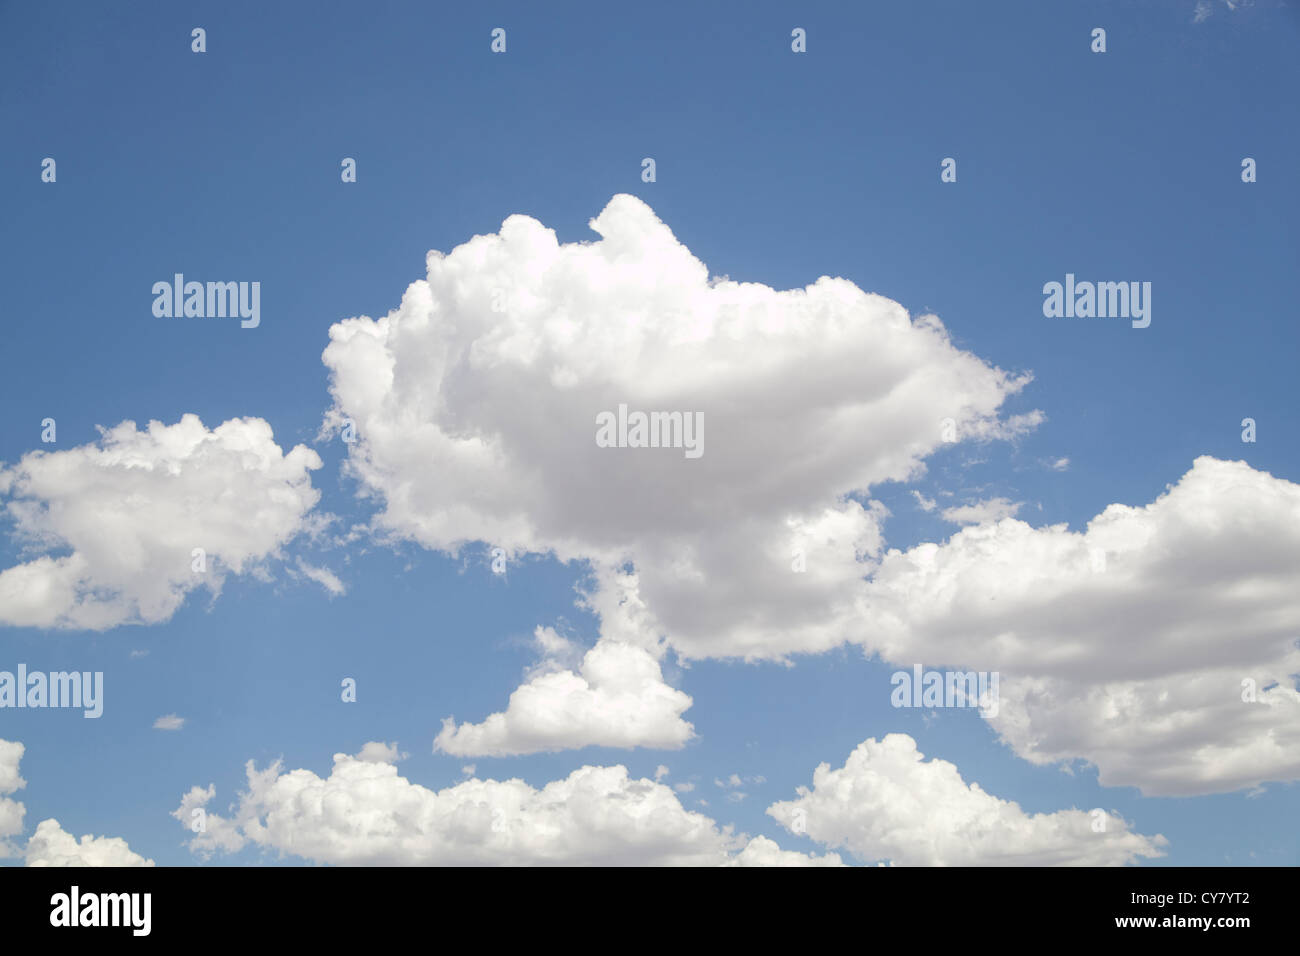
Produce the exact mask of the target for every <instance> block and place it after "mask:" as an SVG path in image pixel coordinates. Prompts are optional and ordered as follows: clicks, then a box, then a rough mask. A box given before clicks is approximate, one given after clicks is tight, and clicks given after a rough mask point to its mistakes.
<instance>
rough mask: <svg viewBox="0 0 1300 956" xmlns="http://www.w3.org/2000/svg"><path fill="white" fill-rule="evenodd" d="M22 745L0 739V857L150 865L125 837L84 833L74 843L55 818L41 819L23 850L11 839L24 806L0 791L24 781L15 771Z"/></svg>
mask: <svg viewBox="0 0 1300 956" xmlns="http://www.w3.org/2000/svg"><path fill="white" fill-rule="evenodd" d="M25 751H26V748H25V747H24V746H23V745H22V744H20V743H18V742H16V741H12V740H0V859H3V858H5V857H12V856H25V862H26V865H27V866H153V861H152V860H146V859H145V858H144V857H142V856H139V855H137V854H135V853H132V852H131V848H130V847H128V846H127V844H126V841H125V840H123V839H120V838H118V837H93V836H90V835H89V834H87V835H86V836H83V837H82V838H81V842H80V843H78V842H77V840H76V838H75V837H73V836H72V835H71V834H68V833H64V832H63V829H62V828H61V827H60V826H59V821H58V820H54V819H50V820H43V821H41V823H39V824H38V825H37V827H36V832H35V833H34V834H32V837H31V839H29V840H28V841H27V848H26V851H25V852H24V851H23V850H21V849H20V848H19V847H18V846H17V845H15V844H14V843H12V842H11V839H10V838H12V837H16V836H18V835H19V834H20V833H22V832H23V817H24V815H25V814H26V812H27V808H26V807H24V806H23V804H21V803H20V802H18V801H17V800H11V799H9V798H8V797H7V796H3V795H4V794H10V793H15V792H17V791H19V790H21V789H23V788H24V787H25V786H27V781H26V780H24V779H23V778H22V776H21V775H20V774H19V773H18V765H19V763H21V762H22V759H23V754H24V752H25Z"/></svg>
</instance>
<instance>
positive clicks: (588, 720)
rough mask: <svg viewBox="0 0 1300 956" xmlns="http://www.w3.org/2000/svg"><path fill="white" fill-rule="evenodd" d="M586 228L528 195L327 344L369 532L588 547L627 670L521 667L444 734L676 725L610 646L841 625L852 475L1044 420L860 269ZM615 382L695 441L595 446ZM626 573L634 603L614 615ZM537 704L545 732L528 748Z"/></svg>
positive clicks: (529, 548)
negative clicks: (682, 422)
mask: <svg viewBox="0 0 1300 956" xmlns="http://www.w3.org/2000/svg"><path fill="white" fill-rule="evenodd" d="M590 225H591V228H592V229H593V230H594V231H595V232H596V233H597V234H598V235H599V237H600V238H599V239H598V240H597V241H595V242H575V243H560V242H559V241H558V239H557V237H556V235H555V233H554V232H553V231H552V230H550V229H547V228H546V227H545V226H543V225H542V224H541V223H540V222H538V221H536V220H535V219H532V218H529V217H527V216H520V215H515V216H511V217H509V218H508V219H506V220H505V222H504V223H502V226H501V229H500V232H499V233H496V234H493V235H483V236H476V237H474V238H473V239H471V240H470V241H468V242H466V243H464V244H462V245H460V246H457V247H456V248H455V249H453V250H452V251H451V252H450V253H446V254H444V253H441V252H437V251H434V252H430V253H429V254H428V257H427V260H426V264H427V274H426V277H425V278H423V279H420V280H418V281H416V282H413V283H412V284H411V285H410V286H409V287H408V288H407V290H406V293H405V295H404V296H403V297H402V300H401V304H400V306H399V307H398V308H397V309H395V310H393V311H392V312H390V313H389V314H388V315H386V316H383V317H381V318H379V319H372V318H369V317H366V316H361V317H358V318H353V319H348V320H345V321H342V322H339V323H337V324H335V325H334V326H332V327H331V329H330V344H329V346H328V347H327V348H326V350H325V352H324V354H323V356H322V358H323V361H324V363H325V365H326V366H327V368H328V369H329V373H330V390H331V394H332V396H333V399H334V404H333V407H332V408H331V410H330V412H329V413H328V415H327V416H326V421H325V423H324V431H325V432H326V433H328V432H330V431H331V430H334V429H338V428H341V427H342V426H343V425H344V424H345V422H351V423H353V424H354V425H355V427H356V430H357V437H358V440H357V441H356V442H353V443H350V444H349V446H348V454H349V457H348V461H347V465H346V468H347V471H348V473H349V474H350V475H351V476H353V477H354V478H356V479H357V480H358V482H359V483H360V487H361V491H362V494H363V495H365V496H368V497H372V498H373V499H374V500H375V501H376V502H378V504H379V509H380V510H379V511H378V513H377V514H376V516H375V518H374V532H375V533H376V534H377V535H379V536H381V537H392V538H398V539H406V540H411V541H415V542H418V543H419V544H421V545H423V546H425V547H427V548H430V549H434V550H439V551H445V552H448V553H457V552H458V551H459V549H461V548H462V547H463V546H465V545H466V544H469V543H472V542H485V543H488V544H490V545H491V546H493V547H500V548H502V549H503V551H505V552H507V553H508V554H509V555H511V556H512V557H513V556H515V555H518V554H522V553H542V554H550V555H553V556H554V557H556V558H558V559H559V560H561V561H579V562H590V565H589V566H590V568H591V571H592V573H591V578H592V582H593V583H592V586H591V587H590V588H589V589H588V590H586V591H585V592H584V598H583V601H584V603H585V605H586V606H587V607H589V608H590V609H592V610H593V611H594V612H595V613H596V614H597V615H598V617H600V642H599V643H598V645H597V647H598V648H600V649H602V651H603V649H604V648H605V647H606V646H611V647H613V648H614V650H613V651H611V652H610V653H609V655H608V656H609V657H610V658H611V659H613V658H617V660H618V661H619V664H620V666H619V668H618V670H619V671H620V672H621V673H620V674H619V675H615V674H613V673H610V672H609V671H606V672H605V674H606V680H607V683H606V685H605V686H604V687H602V686H601V685H600V684H599V682H593V680H592V679H591V677H592V675H589V674H584V673H582V672H580V671H579V670H577V669H575V668H573V667H569V668H566V669H565V670H566V671H567V673H565V674H563V675H561V676H555V675H554V674H549V675H546V676H543V677H539V678H536V679H535V680H530V681H529V682H526V683H525V685H524V686H523V687H521V688H520V689H519V691H518V692H517V694H516V696H515V697H513V698H512V699H511V703H510V705H509V706H508V707H507V709H506V710H505V711H503V712H501V713H498V714H493V715H491V716H489V717H488V718H487V720H486V721H485V722H484V723H483V724H477V725H475V724H471V725H468V729H467V728H466V726H461V727H460V728H457V729H455V730H453V731H450V732H448V731H444V734H443V735H441V736H440V740H441V741H443V742H444V743H450V744H451V746H452V748H453V750H452V752H457V753H488V752H525V751H526V750H531V749H538V748H543V749H544V748H549V747H553V746H566V747H576V746H583V745H585V744H593V743H600V742H603V741H607V740H609V739H610V738H611V736H612V738H613V739H614V740H615V741H618V742H617V743H615V744H614V745H616V746H631V745H634V744H637V743H641V744H643V745H646V746H679V745H680V744H681V742H682V741H683V740H684V739H685V728H686V727H688V726H689V725H687V724H685V723H684V722H682V721H680V720H679V719H677V717H676V715H677V714H679V713H680V710H679V709H677V705H678V703H680V702H681V701H682V698H681V697H680V696H678V694H679V692H675V691H672V689H671V688H668V687H666V686H665V685H663V684H662V683H661V682H660V681H658V679H657V675H655V674H654V673H653V672H652V671H651V669H650V667H649V666H648V664H647V662H646V661H645V660H644V659H643V655H638V654H636V653H634V652H633V651H632V649H631V648H629V647H623V646H619V645H633V646H635V647H640V648H642V649H643V650H644V651H645V652H647V653H649V654H650V655H652V656H653V657H654V658H656V659H658V658H660V657H662V655H663V654H665V653H666V652H667V651H668V650H670V649H671V650H672V651H673V652H675V653H676V654H677V655H678V656H679V657H682V658H684V659H690V658H704V657H742V658H746V659H785V658H786V657H787V656H788V655H790V654H794V653H801V652H806V653H815V652H820V651H825V650H827V649H830V648H832V647H836V646H839V645H842V644H843V643H845V642H846V641H848V640H850V639H851V637H852V635H854V634H855V633H856V632H857V630H858V628H857V626H856V623H855V618H856V610H855V596H856V595H857V593H858V592H859V591H860V589H861V581H862V577H863V576H864V574H865V573H867V571H868V570H869V569H870V562H871V561H873V560H874V559H875V558H876V557H877V556H878V554H879V552H880V549H881V547H882V541H881V536H880V527H879V523H880V520H881V519H882V518H883V517H884V515H885V514H886V512H885V509H884V508H883V507H882V506H880V505H879V504H877V503H873V502H868V503H866V504H863V503H862V502H860V501H858V500H856V499H854V498H852V497H849V496H850V495H852V494H853V493H855V492H864V491H865V490H866V489H869V488H870V487H871V486H872V485H873V484H876V483H879V482H884V481H888V480H905V479H908V478H910V477H913V476H916V475H919V474H920V473H921V472H922V471H923V470H924V464H923V462H924V459H925V458H926V456H927V455H929V454H930V453H931V452H932V451H934V450H935V449H936V448H938V447H939V446H940V445H941V444H942V442H943V432H944V428H945V422H946V421H947V420H951V422H952V423H955V427H956V429H957V432H958V434H960V435H962V436H963V438H969V439H970V440H973V441H987V440H993V439H1005V438H1013V437H1015V436H1017V435H1019V434H1022V433H1024V432H1025V431H1027V430H1028V429H1030V428H1032V427H1034V426H1035V425H1036V424H1037V423H1038V422H1039V421H1040V420H1041V418H1042V416H1041V415H1040V414H1039V413H1038V412H1029V413H1026V414H1024V415H1021V416H1017V417H1013V418H1010V419H1007V420H1001V419H999V417H998V410H999V408H1000V407H1001V405H1002V403H1003V402H1004V401H1005V400H1006V399H1007V398H1008V397H1009V396H1011V395H1013V394H1015V393H1016V392H1018V391H1019V390H1020V389H1021V388H1023V386H1024V385H1025V384H1026V383H1027V382H1028V381H1029V380H1030V378H1029V376H1028V375H1012V374H1008V373H1006V372H1003V371H1002V370H1000V369H997V368H995V367H993V366H991V365H989V364H988V363H986V362H985V361H983V360H982V359H980V358H978V357H976V356H975V355H972V354H971V353H969V352H965V351H962V350H961V349H958V348H956V347H955V346H953V344H952V343H951V341H950V339H949V337H948V333H947V331H946V329H945V328H944V326H943V324H942V323H941V322H940V321H939V319H938V318H936V317H935V316H932V315H923V316H919V317H916V318H913V317H911V316H909V315H908V313H907V311H906V310H905V309H903V307H902V306H900V305H899V304H898V303H896V302H893V301H891V300H889V299H886V298H884V297H883V296H879V295H875V294H871V293H866V292H863V291H862V290H861V289H859V288H858V287H857V286H855V285H854V284H853V283H851V282H848V281H846V280H844V279H836V278H830V277H825V276H823V277H822V278H820V279H818V280H817V281H816V282H814V283H812V284H811V285H809V286H807V287H805V288H801V289H791V290H785V291H778V290H775V289H772V288H769V287H767V286H764V285H761V284H758V283H738V282H733V281H730V280H728V279H725V278H714V279H710V277H709V273H708V269H707V267H706V266H705V265H704V263H702V262H701V261H699V260H698V259H697V258H696V257H695V256H694V255H692V253H691V252H690V250H688V249H687V248H686V247H685V246H683V245H682V244H681V243H679V242H678V241H677V239H676V238H675V237H674V236H673V234H672V232H671V231H670V230H669V228H668V227H667V226H666V225H665V224H664V223H663V222H661V221H660V220H659V219H658V218H657V217H656V216H655V214H654V213H653V211H652V210H651V209H650V208H649V207H648V206H647V205H646V204H645V203H643V202H642V201H640V200H639V199H636V198H634V197H632V196H627V195H619V196H615V197H614V198H613V199H611V200H610V202H609V204H608V205H607V206H606V207H605V209H604V210H603V211H602V212H601V213H600V215H598V216H597V217H596V218H595V219H593V220H591V223H590ZM621 404H625V405H627V406H628V407H629V408H631V409H632V410H641V411H647V412H653V411H664V412H682V413H685V414H688V415H693V414H695V413H699V414H701V415H703V420H704V423H705V430H704V435H705V436H706V437H707V441H706V442H705V444H704V446H703V447H704V454H703V455H702V456H701V457H699V458H694V459H691V458H687V457H685V456H684V455H683V454H682V453H681V451H680V450H677V449H663V448H627V447H617V448H609V447H600V446H598V445H597V443H596V421H597V416H598V415H600V414H601V413H603V412H613V411H615V410H617V409H618V407H619V406H620V405H621ZM629 565H630V566H631V567H629ZM629 576H630V577H631V578H632V579H634V580H635V582H636V600H637V602H638V605H639V607H640V608H641V613H640V616H639V618H638V619H637V620H636V621H633V622H629V621H628V620H620V621H617V622H616V621H611V620H610V614H611V613H613V612H614V611H615V610H616V609H617V607H618V606H619V605H620V604H621V603H622V602H623V601H624V596H625V591H626V588H625V586H624V585H625V583H626V580H627V579H628V577H629ZM591 663H592V658H591V657H590V656H589V657H588V662H587V664H586V665H584V666H590V665H591ZM629 681H633V682H635V683H636V685H637V687H638V688H639V690H638V691H637V694H639V695H640V698H641V703H642V704H646V703H649V704H651V705H652V706H653V708H654V711H653V714H652V715H651V716H650V717H647V718H646V719H638V720H633V719H632V718H630V717H629V716H628V715H625V714H619V712H618V709H619V708H620V707H623V706H624V705H625V704H628V703H630V698H629V695H628V693H627V692H626V691H625V690H620V691H619V692H618V693H610V692H609V687H612V686H615V685H617V686H619V687H620V688H623V687H624V685H625V684H627V683H628V682H629ZM637 694H633V695H632V696H633V697H635V696H637ZM524 704H528V705H530V706H531V707H532V710H531V711H530V712H529V714H528V717H529V720H531V721H535V722H537V723H538V724H540V725H542V726H544V727H546V728H547V731H546V732H545V733H544V734H543V735H542V738H541V739H539V740H535V741H532V742H528V743H521V742H520V740H519V738H520V737H521V735H523V734H524V733H525V729H524V728H523V727H522V725H521V724H520V722H519V721H515V720H513V719H512V713H519V712H520V711H519V710H518V708H519V707H521V706H523V705H524ZM570 705H572V706H573V711H574V712H573V713H570V712H569V711H567V710H565V709H563V708H567V707H569V706H570ZM607 708H613V710H611V711H610V714H611V716H612V718H613V724H614V725H615V727H616V729H615V730H614V731H608V730H606V729H605V728H606V727H607V725H608V724H609V723H610V722H609V721H607V720H605V719H604V717H605V713H606V709H607ZM638 734H640V735H643V736H641V737H640V738H639V739H638V738H637V735H638ZM453 735H459V736H453Z"/></svg>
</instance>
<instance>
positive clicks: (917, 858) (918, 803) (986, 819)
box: [767, 734, 1167, 866]
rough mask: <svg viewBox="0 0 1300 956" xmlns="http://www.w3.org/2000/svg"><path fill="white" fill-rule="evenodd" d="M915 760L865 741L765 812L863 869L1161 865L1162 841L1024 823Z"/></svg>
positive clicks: (940, 769) (902, 741)
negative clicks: (1149, 861)
mask: <svg viewBox="0 0 1300 956" xmlns="http://www.w3.org/2000/svg"><path fill="white" fill-rule="evenodd" d="M923 757H924V755H923V754H921V753H920V752H919V751H918V750H917V748H916V741H915V740H913V739H912V738H911V737H909V736H908V735H906V734H889V735H888V736H886V737H885V738H884V739H882V740H879V741H878V740H875V739H874V738H872V739H868V740H865V741H863V742H862V743H861V744H859V745H858V746H857V748H856V749H854V751H853V752H852V753H851V754H850V755H849V757H848V759H847V760H846V761H845V763H844V766H843V767H841V768H839V769H837V770H832V769H831V766H830V764H827V763H823V764H821V765H820V766H818V767H817V769H816V770H815V771H814V772H813V785H812V787H811V789H810V788H808V787H800V788H799V789H798V794H799V796H798V797H797V798H796V799H794V800H787V801H781V802H778V803H774V804H772V805H771V806H770V807H768V810H767V812H768V814H769V815H770V816H772V817H773V818H774V819H776V820H778V821H779V822H780V823H781V824H782V826H784V827H786V828H787V829H790V830H792V832H797V833H805V832H806V833H807V835H808V836H809V837H811V838H812V839H813V840H815V841H817V842H818V843H821V844H823V845H825V846H828V847H833V848H836V849H843V850H847V851H849V852H850V853H852V854H853V855H854V856H856V857H857V858H858V859H859V860H861V861H863V862H875V861H880V860H887V861H889V862H890V863H892V864H894V865H896V866H1062V865H1073V866H1122V865H1124V864H1127V863H1131V862H1134V861H1136V860H1137V859H1138V858H1140V857H1159V856H1163V855H1164V851H1163V850H1162V849H1161V848H1162V847H1163V846H1165V845H1166V844H1167V841H1166V840H1165V838H1164V837H1163V836H1155V837H1146V836H1142V835H1140V834H1137V833H1134V832H1132V831H1131V830H1130V829H1129V828H1128V824H1126V823H1125V821H1124V820H1123V819H1121V818H1120V817H1119V816H1118V815H1116V814H1106V815H1105V817H1104V820H1105V829H1104V831H1103V832H1097V831H1096V830H1095V829H1094V826H1093V823H1094V820H1100V819H1102V818H1098V817H1094V816H1093V815H1092V814H1091V813H1089V812H1085V811H1083V810H1058V811H1056V812H1054V813H1035V814H1028V813H1025V811H1023V810H1022V809H1021V808H1020V806H1019V805H1018V804H1016V803H1013V802H1011V801H1007V800H1002V799H1000V798H998V797H995V796H992V795H991V794H988V793H985V792H984V790H982V789H981V788H980V786H979V784H976V783H970V784H967V783H966V782H965V781H964V780H963V779H962V777H961V774H960V773H959V772H958V770H957V768H956V767H955V766H954V765H953V764H951V763H948V762H947V761H945V760H938V759H933V760H928V761H927V760H924V759H923Z"/></svg>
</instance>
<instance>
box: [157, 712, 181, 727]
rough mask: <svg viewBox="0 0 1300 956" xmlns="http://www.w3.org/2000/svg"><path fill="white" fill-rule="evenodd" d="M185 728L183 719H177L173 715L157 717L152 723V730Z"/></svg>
mask: <svg viewBox="0 0 1300 956" xmlns="http://www.w3.org/2000/svg"><path fill="white" fill-rule="evenodd" d="M184 726H185V718H184V717H177V716H176V715H175V714H168V715H167V716H165V717H159V718H158V719H157V720H155V721H154V722H153V729H154V730H180V729H181V728H182V727H184Z"/></svg>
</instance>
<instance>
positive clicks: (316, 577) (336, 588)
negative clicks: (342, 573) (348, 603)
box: [298, 558, 348, 597]
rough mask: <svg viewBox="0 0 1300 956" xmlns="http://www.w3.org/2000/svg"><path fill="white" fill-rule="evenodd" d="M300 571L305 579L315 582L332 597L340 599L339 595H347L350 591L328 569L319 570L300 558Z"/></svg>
mask: <svg viewBox="0 0 1300 956" xmlns="http://www.w3.org/2000/svg"><path fill="white" fill-rule="evenodd" d="M298 570H299V571H301V572H302V574H303V576H304V577H307V578H309V579H310V580H312V581H315V582H316V583H317V584H319V585H320V586H321V587H323V588H324V589H325V590H326V591H328V592H329V593H330V595H331V596H334V597H338V596H339V595H342V594H346V593H347V590H348V589H347V588H346V587H344V586H343V582H342V581H340V580H339V579H338V576H337V575H336V574H335V573H334V572H333V571H331V570H329V569H328V568H318V567H316V566H315V565H311V564H308V563H307V562H306V561H304V560H303V559H302V558H299V559H298Z"/></svg>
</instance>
